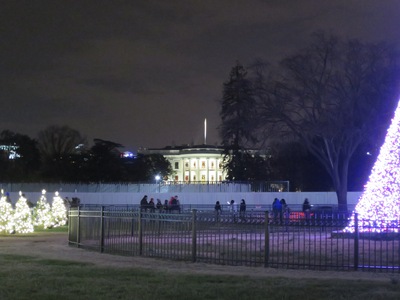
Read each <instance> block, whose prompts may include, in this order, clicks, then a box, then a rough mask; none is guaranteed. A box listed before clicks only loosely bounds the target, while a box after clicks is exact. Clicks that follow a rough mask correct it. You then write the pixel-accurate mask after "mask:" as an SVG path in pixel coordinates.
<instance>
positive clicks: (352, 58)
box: [255, 33, 399, 209]
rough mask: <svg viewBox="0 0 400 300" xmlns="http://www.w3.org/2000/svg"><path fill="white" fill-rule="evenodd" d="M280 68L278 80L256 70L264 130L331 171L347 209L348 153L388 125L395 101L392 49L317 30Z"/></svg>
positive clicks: (394, 64) (396, 92) (394, 56)
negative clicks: (301, 149)
mask: <svg viewBox="0 0 400 300" xmlns="http://www.w3.org/2000/svg"><path fill="white" fill-rule="evenodd" d="M280 67H281V68H280V69H279V73H278V74H279V75H272V76H271V74H269V76H266V75H265V73H263V72H260V71H259V72H257V78H256V81H255V82H256V86H257V87H256V88H257V93H256V94H257V96H258V100H259V105H260V106H259V113H260V116H261V117H262V120H263V121H262V124H263V126H262V129H263V130H264V131H265V132H268V134H269V136H271V135H275V137H276V136H280V137H283V136H290V137H291V138H295V139H297V140H299V141H300V142H301V143H302V144H303V145H305V146H306V147H307V149H308V151H310V153H312V154H313V155H314V156H315V157H316V158H317V159H318V160H319V161H320V162H321V164H322V165H323V166H324V167H325V169H326V171H327V172H328V173H329V175H330V177H331V179H332V183H333V186H334V188H335V190H336V193H337V197H338V204H339V207H340V208H343V209H346V208H347V184H348V168H349V162H350V160H351V158H352V155H353V154H354V152H355V151H356V149H357V148H358V147H359V146H360V145H361V144H362V143H363V142H365V141H366V140H367V139H368V138H369V137H371V136H376V133H377V131H379V130H381V128H382V125H383V126H384V128H386V126H387V124H388V121H389V120H390V118H391V116H392V113H393V109H394V104H395V101H397V94H398V87H399V85H398V83H399V72H396V71H397V64H396V55H395V52H394V49H393V48H392V47H390V46H388V45H386V44H384V43H379V44H366V43H362V42H360V41H358V40H348V41H342V40H340V39H339V38H337V37H334V36H332V35H330V36H327V35H326V34H324V33H316V34H314V36H313V42H312V44H311V45H310V46H309V47H308V48H306V49H304V50H302V51H300V52H299V53H298V54H297V55H294V56H291V57H288V58H286V59H284V60H283V61H282V62H281V65H280ZM272 78H273V79H272Z"/></svg>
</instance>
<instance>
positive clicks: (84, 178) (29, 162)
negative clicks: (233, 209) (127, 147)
mask: <svg viewBox="0 0 400 300" xmlns="http://www.w3.org/2000/svg"><path fill="white" fill-rule="evenodd" d="M93 142H94V144H93V146H91V147H88V146H87V141H86V139H85V138H84V137H83V136H82V135H81V134H80V133H79V132H78V131H77V130H74V129H72V128H70V127H68V126H50V127H48V128H46V129H44V130H43V131H41V132H39V134H38V138H37V139H33V138H31V137H29V136H27V135H24V134H19V133H14V132H12V131H9V130H3V131H2V132H1V133H0V147H1V149H0V170H1V171H0V181H2V182H40V181H46V182H60V181H63V182H84V183H89V182H150V181H154V178H155V176H156V175H160V176H161V177H165V176H167V175H169V174H171V173H172V168H171V165H170V163H169V162H168V161H167V160H166V159H165V158H164V157H163V156H162V155H138V156H136V157H122V156H121V152H120V148H122V147H123V146H122V145H121V144H118V143H114V142H111V141H105V140H102V139H95V140H94V141H93Z"/></svg>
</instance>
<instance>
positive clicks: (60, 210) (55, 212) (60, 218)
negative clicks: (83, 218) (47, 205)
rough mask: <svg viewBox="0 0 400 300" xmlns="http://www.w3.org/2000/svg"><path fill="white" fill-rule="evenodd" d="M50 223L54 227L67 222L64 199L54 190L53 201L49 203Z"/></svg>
mask: <svg viewBox="0 0 400 300" xmlns="http://www.w3.org/2000/svg"><path fill="white" fill-rule="evenodd" d="M51 214H52V223H53V226H54V227H59V226H64V225H66V224H67V208H66V207H65V204H64V200H63V199H62V198H61V197H60V195H59V193H58V192H55V196H54V197H53V203H52V205H51Z"/></svg>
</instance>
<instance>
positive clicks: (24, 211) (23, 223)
mask: <svg viewBox="0 0 400 300" xmlns="http://www.w3.org/2000/svg"><path fill="white" fill-rule="evenodd" d="M14 223H15V232H16V233H30V232H33V230H34V228H33V220H32V213H31V209H30V208H29V205H28V201H27V199H26V198H25V197H24V195H23V194H22V192H21V191H20V192H19V199H18V201H17V203H16V204H15V214H14Z"/></svg>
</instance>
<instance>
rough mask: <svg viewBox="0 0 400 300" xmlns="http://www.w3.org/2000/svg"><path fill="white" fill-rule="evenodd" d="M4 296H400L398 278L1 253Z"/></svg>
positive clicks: (0, 289)
mask: <svg viewBox="0 0 400 300" xmlns="http://www.w3.org/2000/svg"><path fill="white" fill-rule="evenodd" d="M0 265H1V268H0V299H32V300H33V299H57V300H61V299H174V300H176V299H202V300H204V299H230V300H232V299H242V300H244V299H252V300H256V299H335V300H337V299H400V283H398V282H397V281H395V280H388V281H387V282H385V281H384V282H379V281H371V282H370V281H365V280H359V281H357V280H340V279H339V280H327V279H317V280H316V279H312V280H311V279H295V278H289V279H288V278H254V277H243V276H234V275H231V276H228V275H224V276H221V275H218V276H216V275H190V274H189V275H184V274H176V275H173V274H171V273H167V272H165V273H164V272H160V271H145V270H141V269H135V268H132V269H127V268H100V267H96V266H94V265H91V264H85V263H79V262H76V263H71V262H68V261H63V260H43V259H37V258H34V257H30V256H18V255H0Z"/></svg>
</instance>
